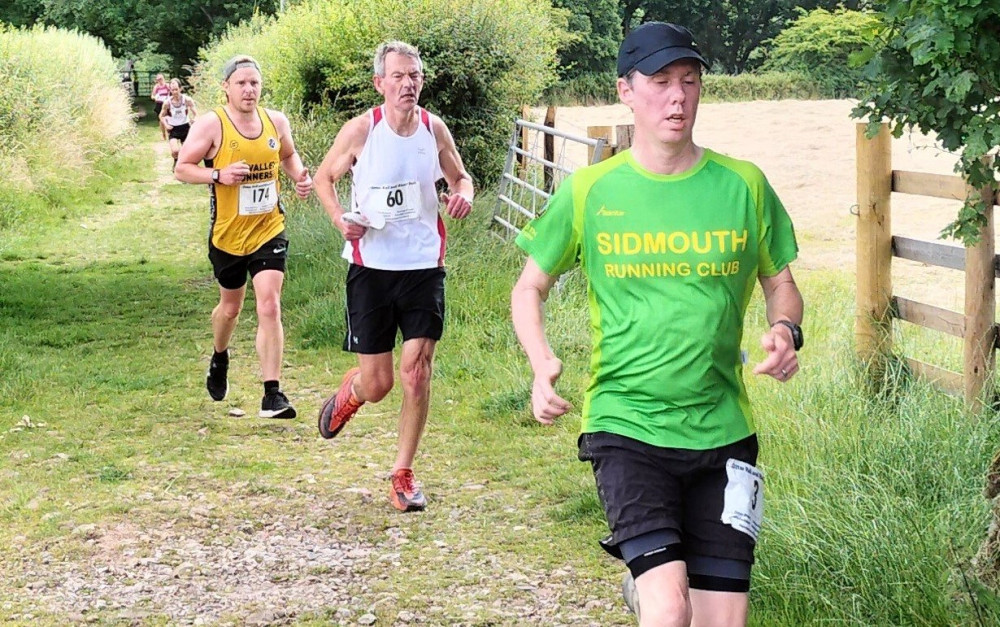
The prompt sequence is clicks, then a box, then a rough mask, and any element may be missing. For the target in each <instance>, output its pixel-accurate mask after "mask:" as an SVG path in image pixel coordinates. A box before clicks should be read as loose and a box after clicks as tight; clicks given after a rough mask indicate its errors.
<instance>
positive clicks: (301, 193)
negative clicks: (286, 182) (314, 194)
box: [295, 168, 313, 200]
mask: <svg viewBox="0 0 1000 627" xmlns="http://www.w3.org/2000/svg"><path fill="white" fill-rule="evenodd" d="M312 188H313V180H312V178H311V177H310V176H309V168H302V172H301V173H300V174H299V178H298V180H297V181H295V193H296V194H298V197H299V198H301V199H302V200H305V199H306V198H308V197H309V192H311V191H312Z"/></svg>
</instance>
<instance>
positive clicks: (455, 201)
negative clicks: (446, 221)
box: [441, 192, 472, 220]
mask: <svg viewBox="0 0 1000 627" xmlns="http://www.w3.org/2000/svg"><path fill="white" fill-rule="evenodd" d="M441 204H443V205H444V212H445V213H447V214H448V215H449V216H451V217H453V218H455V219H457V220H461V219H462V218H464V217H465V216H467V215H469V212H470V211H472V201H471V200H469V199H468V198H466V197H465V196H463V195H461V194H445V193H444V192H442V193H441Z"/></svg>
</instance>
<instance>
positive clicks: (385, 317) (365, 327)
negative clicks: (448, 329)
mask: <svg viewBox="0 0 1000 627" xmlns="http://www.w3.org/2000/svg"><path fill="white" fill-rule="evenodd" d="M444 277H445V270H444V268H428V269H426V270H376V269H374V268H366V267H364V266H359V265H356V264H353V263H352V264H351V266H350V268H348V270H347V333H346V335H345V337H344V350H346V351H350V352H352V353H362V354H365V355H378V354H381V353H388V352H391V351H392V349H393V348H394V347H395V346H396V332H397V330H398V331H399V332H400V333H402V335H403V341H404V342H405V341H406V340H410V339H414V338H429V339H432V340H434V341H437V340H440V339H441V334H442V333H443V331H444Z"/></svg>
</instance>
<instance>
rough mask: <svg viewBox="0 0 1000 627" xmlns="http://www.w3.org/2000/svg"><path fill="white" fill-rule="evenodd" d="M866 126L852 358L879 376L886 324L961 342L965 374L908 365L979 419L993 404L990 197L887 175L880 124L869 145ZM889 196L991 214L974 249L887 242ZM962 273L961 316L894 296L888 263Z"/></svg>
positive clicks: (860, 147) (997, 266) (959, 183)
mask: <svg viewBox="0 0 1000 627" xmlns="http://www.w3.org/2000/svg"><path fill="white" fill-rule="evenodd" d="M866 127H867V125H866V124H865V123H858V125H857V168H858V179H857V191H858V231H857V281H858V289H857V310H856V312H857V313H856V319H855V339H856V343H857V352H858V356H859V357H860V358H861V360H862V361H863V362H865V363H868V364H870V365H872V366H873V367H874V369H875V370H874V372H875V373H879V372H881V371H882V369H883V368H884V366H885V364H886V362H887V360H888V358H889V356H890V353H891V351H892V320H893V318H897V319H900V320H904V321H906V322H910V323H912V324H916V325H919V326H922V327H926V328H929V329H933V330H936V331H941V332H943V333H948V334H950V335H954V336H957V337H961V338H963V341H964V351H963V352H964V354H963V371H962V372H961V373H956V372H952V371H950V370H946V369H943V368H939V367H937V366H933V365H931V364H928V363H925V362H922V361H920V360H917V359H910V358H906V363H907V364H908V365H909V367H910V369H911V371H912V372H913V373H914V374H915V375H916V376H918V377H920V378H922V379H924V380H927V381H929V382H931V383H933V384H934V385H935V386H937V387H940V388H942V389H944V390H946V391H949V392H952V393H955V394H960V395H963V396H964V398H965V401H966V404H967V405H968V406H969V408H970V409H972V410H974V411H979V410H981V409H982V408H983V403H984V401H987V400H989V401H992V400H993V395H994V390H993V372H994V364H995V353H994V351H995V350H996V349H997V348H998V347H1000V346H998V343H997V338H998V332H997V331H998V328H997V324H996V277H998V276H1000V263H998V258H997V256H996V254H995V251H994V227H993V211H992V206H993V205H995V204H998V195H997V192H996V189H995V188H994V187H992V186H990V187H985V188H982V189H975V188H972V187H970V186H969V185H968V184H967V183H966V182H965V181H964V180H963V179H962V178H960V177H958V176H948V175H938V174H926V173H920V172H906V171H901V170H893V169H892V145H891V135H890V133H889V129H888V126H887V125H885V124H883V125H882V128H881V129H880V130H879V132H878V134H877V135H876V136H875V137H873V138H868V137H867V136H866ZM892 192H898V193H903V194H916V195H921V196H932V197H935V198H950V199H954V200H958V201H964V200H965V199H966V198H970V199H977V198H981V199H982V200H983V201H985V202H986V203H987V204H988V205H989V206H990V208H991V210H990V211H988V212H987V223H986V225H985V226H984V227H983V229H982V231H981V232H980V234H979V235H980V237H979V243H978V244H976V245H975V246H969V247H966V248H964V249H963V248H961V247H959V246H950V245H946V244H940V243H936V242H924V241H920V240H915V239H910V238H905V237H898V236H894V235H892V229H891V224H892V216H891V210H890V209H891V197H892ZM893 257H899V258H901V259H910V260H913V261H918V262H921V263H925V264H929V265H934V266H940V267H945V268H953V269H956V270H964V271H965V312H964V313H957V312H953V311H949V310H946V309H941V308H938V307H933V306H931V305H927V304H924V303H919V302H916V301H912V300H909V299H906V298H901V297H898V296H893V295H892V272H891V269H892V258H893Z"/></svg>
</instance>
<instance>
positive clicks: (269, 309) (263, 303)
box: [257, 298, 281, 321]
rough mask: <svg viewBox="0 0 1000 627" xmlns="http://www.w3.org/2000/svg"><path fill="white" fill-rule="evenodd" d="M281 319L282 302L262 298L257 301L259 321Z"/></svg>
mask: <svg viewBox="0 0 1000 627" xmlns="http://www.w3.org/2000/svg"><path fill="white" fill-rule="evenodd" d="M280 318H281V302H280V301H279V300H278V299H277V298H261V299H260V300H258V301H257V319H258V320H272V321H273V320H278V319H280Z"/></svg>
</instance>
